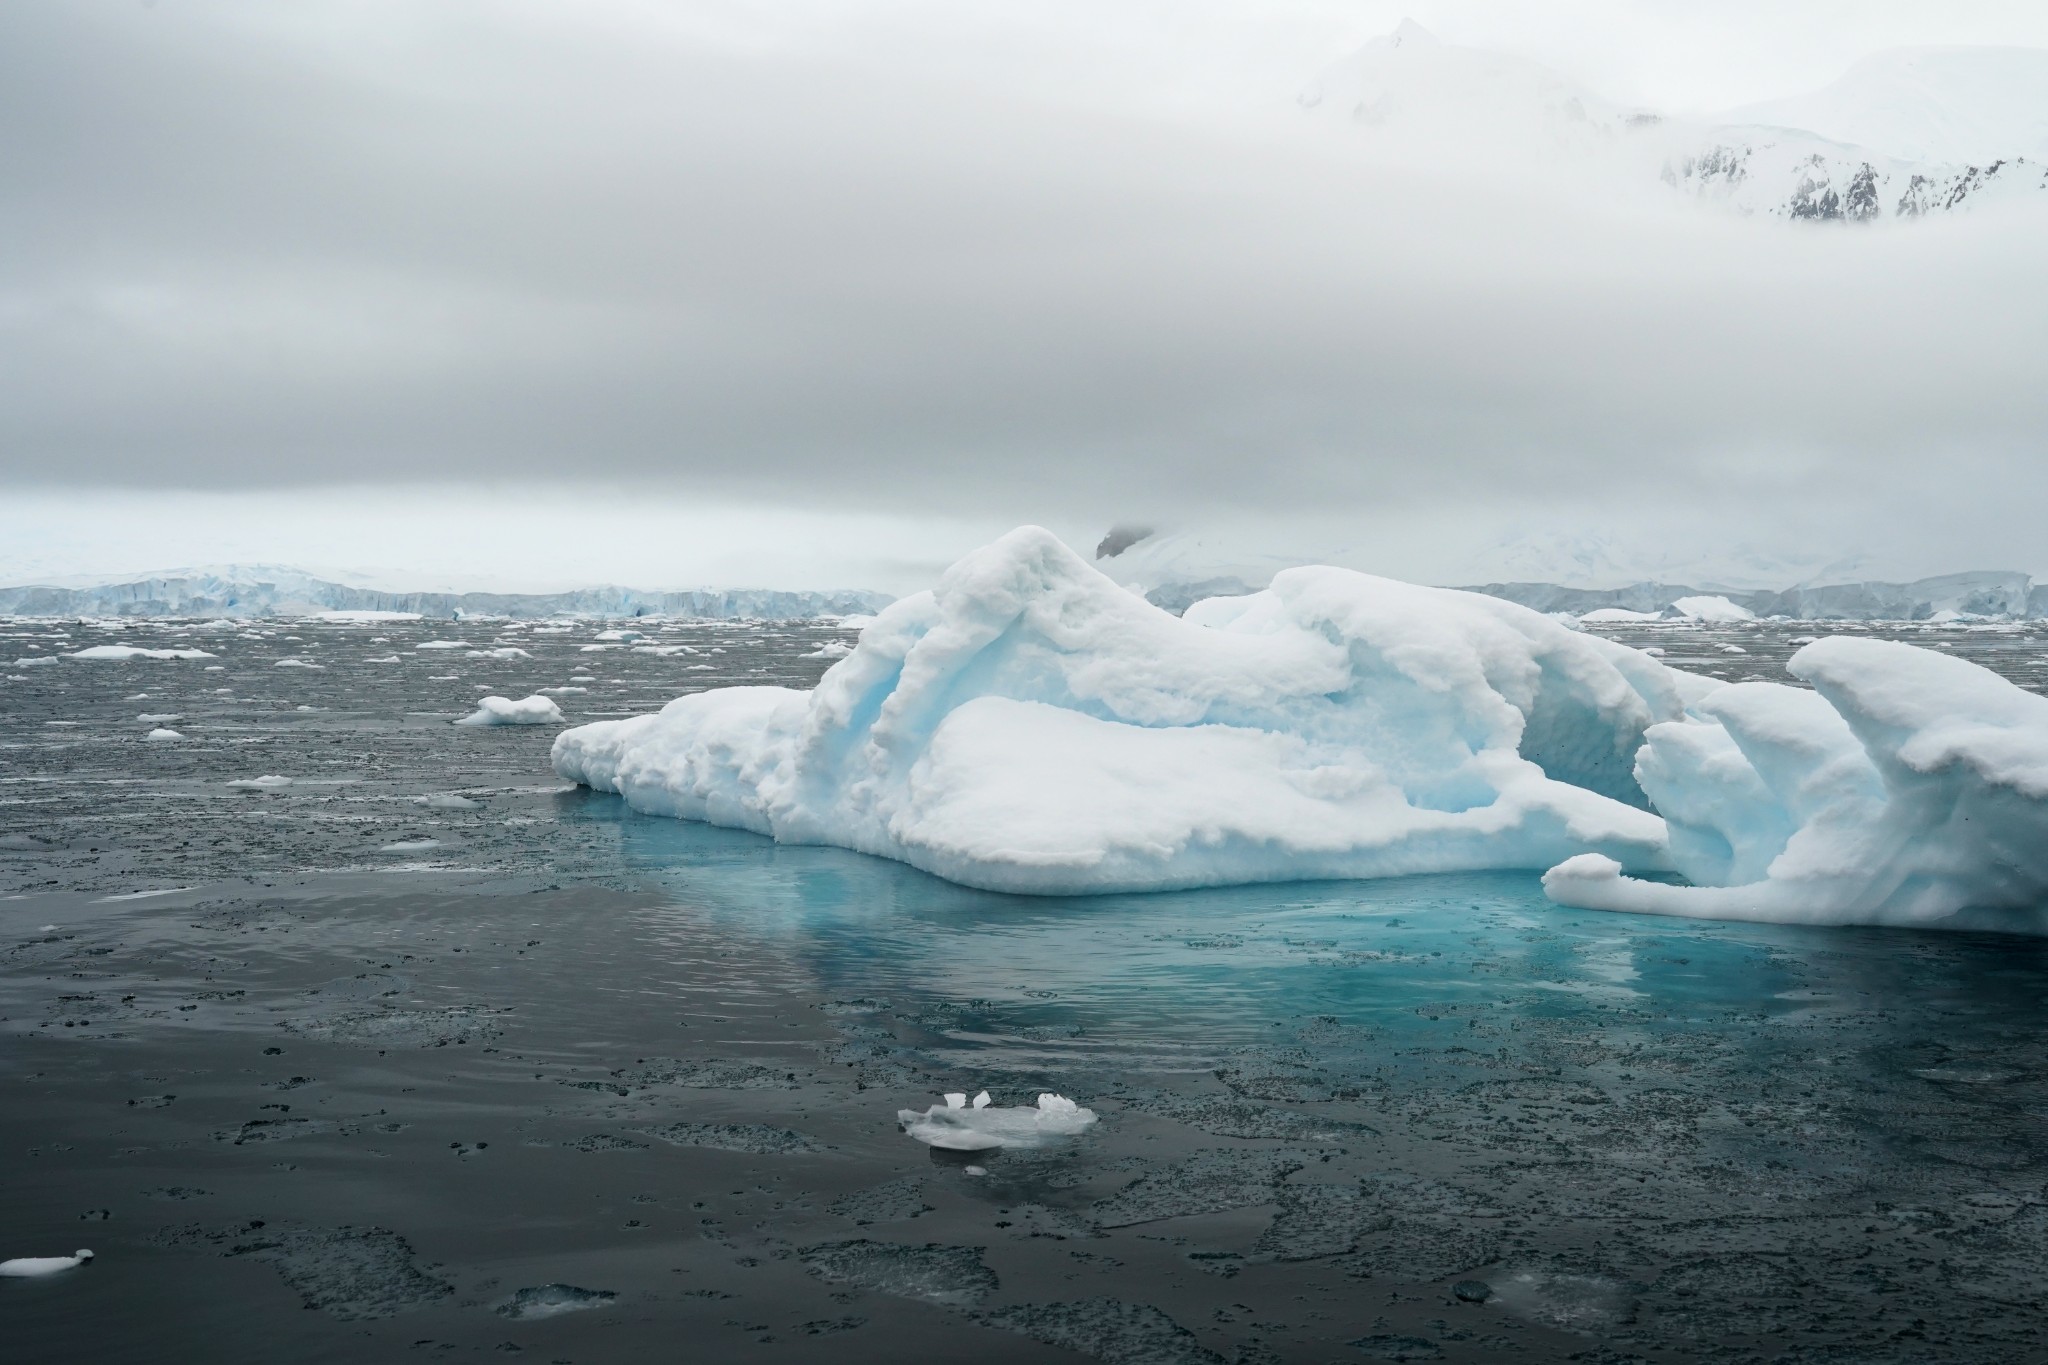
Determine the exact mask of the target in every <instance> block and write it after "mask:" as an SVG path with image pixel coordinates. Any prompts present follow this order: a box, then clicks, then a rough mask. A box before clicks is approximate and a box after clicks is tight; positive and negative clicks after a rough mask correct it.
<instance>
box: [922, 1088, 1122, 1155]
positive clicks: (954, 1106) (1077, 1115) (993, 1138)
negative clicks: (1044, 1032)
mask: <svg viewBox="0 0 2048 1365" xmlns="http://www.w3.org/2000/svg"><path fill="white" fill-rule="evenodd" d="M896 1121H897V1122H898V1123H900V1124H902V1125H903V1131H904V1132H906V1133H908V1134H909V1135H910V1136H911V1137H914V1138H916V1139H917V1140H918V1141H919V1142H922V1143H923V1144H924V1145H925V1146H927V1147H943V1148H945V1149H947V1150H948V1151H954V1152H986V1151H988V1150H990V1149H991V1148H995V1147H1039V1146H1043V1145H1044V1144H1045V1143H1046V1142H1047V1141H1049V1140H1051V1139H1053V1138H1061V1137H1072V1136H1074V1135H1075V1134H1076V1133H1080V1132H1083V1131H1085V1130H1086V1129H1088V1128H1089V1127H1091V1126H1092V1125H1093V1124H1094V1123H1095V1111H1094V1110H1093V1109H1084V1108H1082V1107H1081V1106H1080V1105H1078V1104H1076V1103H1074V1102H1073V1101H1072V1100H1070V1099H1068V1098H1067V1097H1066V1096H1064V1095H1054V1094H1042V1095H1040V1096H1039V1097H1038V1103H1037V1104H1035V1105H1022V1104H1020V1105H1016V1106H1014V1107H1003V1106H1000V1105H992V1104H991V1103H990V1101H989V1095H988V1091H986V1090H984V1091H982V1092H981V1093H980V1094H979V1095H976V1096H975V1097H974V1102H973V1103H972V1104H970V1103H968V1100H967V1096H966V1095H965V1094H948V1095H946V1096H945V1103H944V1104H935V1105H933V1106H932V1107H931V1108H929V1109H926V1110H923V1111H919V1110H916V1109H899V1110H897V1111H896Z"/></svg>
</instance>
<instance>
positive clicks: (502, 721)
mask: <svg viewBox="0 0 2048 1365" xmlns="http://www.w3.org/2000/svg"><path fill="white" fill-rule="evenodd" d="M476 708H477V709H476V710H475V711H473V712H471V713H470V714H469V715H466V716H464V717H463V718H462V719H461V720H458V721H456V722H455V723H456V724H457V725H560V724H561V723H562V708H561V707H559V706H557V705H555V701H554V698H552V697H526V698H523V699H521V700H519V701H513V700H512V699H511V698H510V697H478V698H477V703H476Z"/></svg>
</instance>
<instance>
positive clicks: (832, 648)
mask: <svg viewBox="0 0 2048 1365" xmlns="http://www.w3.org/2000/svg"><path fill="white" fill-rule="evenodd" d="M851 653H853V646H852V645H851V644H850V643H848V642H847V641H845V640H827V641H826V642H825V643H824V644H822V645H819V646H818V647H817V648H816V649H814V650H812V651H811V652H810V653H808V654H806V655H804V657H805V658H806V659H843V658H845V657H846V656H847V655H849V654H851Z"/></svg>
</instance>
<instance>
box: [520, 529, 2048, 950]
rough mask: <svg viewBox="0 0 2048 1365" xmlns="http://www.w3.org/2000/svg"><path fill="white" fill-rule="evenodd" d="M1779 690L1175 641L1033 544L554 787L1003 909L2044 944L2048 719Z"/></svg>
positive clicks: (2038, 713)
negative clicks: (1345, 915) (1200, 909)
mask: <svg viewBox="0 0 2048 1365" xmlns="http://www.w3.org/2000/svg"><path fill="white" fill-rule="evenodd" d="M1788 667H1789V668H1790V670H1791V672H1792V673H1793V675H1794V676H1795V677H1797V678H1799V679H1801V680H1803V681H1804V682H1806V683H1807V684H1809V685H1810V690H1809V688H1807V687H1798V686H1793V685H1790V684H1781V683H1770V682H1744V683H1732V684H1724V683H1721V682H1718V681H1715V680H1713V679H1709V678H1702V677H1698V676H1696V675H1693V674H1689V673H1685V672H1681V671H1679V670H1677V669H1672V668H1668V667H1666V666H1665V665H1664V664H1662V663H1661V662H1659V661H1658V660H1657V659H1655V658H1652V657H1651V656H1649V655H1648V654H1645V653H1643V652H1642V651H1639V650H1632V649H1628V648H1626V647H1624V646H1621V645H1618V644H1615V643H1613V642H1611V641H1607V640H1603V639H1600V638H1599V637H1597V636H1593V635H1587V634H1582V633H1578V632H1574V631H1572V630H1569V629H1566V628H1565V627H1564V626H1562V625H1560V624H1558V623H1557V622H1555V621H1553V620H1551V619H1549V618H1548V617H1545V616H1543V615H1541V614H1539V613H1537V612H1535V611H1532V610H1530V609H1528V608H1525V607H1520V606H1516V605H1514V604H1512V603H1509V602H1505V601H1501V600H1498V599H1495V598H1491V597H1485V596H1481V595H1478V594H1474V593H1465V592H1459V591H1456V590H1453V589H1444V588H1421V587H1415V586H1412V585H1409V584H1405V583H1397V582H1393V581H1390V580H1387V579H1382V578H1374V577H1371V576H1370V575H1366V574H1361V573H1354V572H1351V571H1349V570H1345V569H1335V568H1296V569H1289V570H1285V571H1283V572H1281V573H1279V574H1276V575H1275V576H1274V578H1273V581H1272V585H1271V587H1269V588H1268V589H1266V590H1265V591H1263V592H1258V593H1251V594H1247V595H1244V596H1236V597H1225V598H1211V599H1208V600H1206V601H1202V602H1198V603H1196V604H1194V605H1193V606H1191V607H1190V608H1189V609H1188V611H1187V613H1186V615H1185V616H1184V617H1179V618H1176V617H1174V616H1172V615H1170V614H1169V613H1167V612H1164V611H1161V610H1159V609H1157V608H1155V607H1153V606H1152V605H1150V604H1149V603H1147V602H1146V601H1144V600H1143V599H1142V598H1140V597H1138V596H1137V595H1136V594H1134V593H1131V592H1129V591H1128V590H1125V589H1122V588H1119V587H1118V586H1117V585H1116V584H1115V583H1113V582H1111V581H1110V580H1109V579H1108V578H1106V577H1104V576H1103V575H1102V574H1100V573H1098V572H1097V571H1096V570H1095V569H1093V568H1091V567H1090V566H1089V565H1088V564H1086V563H1085V562H1083V561H1082V560H1081V559H1080V558H1079V557H1078V556H1076V555H1075V554H1074V553H1073V552H1072V551H1070V550H1068V549H1067V548H1066V547H1065V546H1064V545H1061V544H1060V543H1059V542H1058V541H1057V540H1056V539H1054V538H1053V537H1052V536H1051V535H1050V534H1049V533H1047V532H1044V531H1040V530H1037V529H1036V528H1030V527H1026V528H1023V529H1021V530H1018V531H1014V532H1012V533H1011V534H1009V535H1008V536H1005V537H1003V538H1002V539H1001V540H999V541H997V542H996V543H995V544H993V545H990V546H988V547H987V548H985V549H983V550H980V551H977V552H976V553H975V554H972V555H970V556H968V557H967V558H966V559H964V560H962V561H961V562H960V563H959V564H956V565H955V566H954V567H953V568H952V569H951V570H949V571H948V572H947V573H946V575H945V576H944V578H943V579H942V580H941V582H940V583H939V586H938V587H937V588H936V589H935V590H934V591H932V592H929V593H924V594H920V595H918V596H916V597H911V598H906V599H904V600H903V601H901V602H899V603H897V604H896V605H894V606H892V607H890V608H889V609H888V610H886V611H884V612H883V613H882V614H881V616H880V617H879V618H877V619H876V621H875V622H874V623H873V624H872V625H870V626H868V627H867V628H866V630H864V631H863V632H862V634H861V637H860V643H859V644H858V645H857V646H856V647H855V648H854V650H853V652H852V653H851V654H850V655H849V656H847V657H846V658H844V659H842V660H840V661H839V662H838V663H836V664H834V665H833V666H832V667H831V668H830V669H829V670H828V671H827V672H826V674H825V676H824V678H823V679H822V680H821V681H820V683H819V684H818V687H817V689H816V690H815V691H812V692H796V691H790V690H788V689H784V688H773V687H736V688H726V689H721V690H717V691H711V692H704V693H699V694H697V695H694V696H688V697H683V698H680V699H679V700H677V701H674V702H671V703H670V704H669V705H668V706H667V707H665V708H663V710H662V711H661V712H660V713H659V714H657V715H651V716H639V717H634V718H632V719H628V720H620V721H604V722H599V723H597V724H594V725H585V726H580V727H577V728H575V729H571V730H567V731H565V732H563V733H562V734H561V735H559V736H558V737H557V738H556V741H555V746H554V761H555V767H556V770H557V771H558V772H560V773H561V775H562V776H564V777H565V778H568V779H570V780H572V781H576V782H581V783H584V784H585V785H588V786H591V787H595V788H598V789H601V790H606V791H615V792H619V793H621V794H622V795H624V796H625V798H626V799H627V800H628V801H629V802H630V803H631V804H632V805H634V806H635V807H637V808H639V809H641V810H645V811H649V812H653V813H657V814H666V815H672V816H679V817H682V818H686V819H694V820H706V821H710V822H712V823H715V824H721V825H731V826H736V827H739V828H743V829H751V830H755V831H758V832H760V833H763V834H770V835H773V836H774V837H776V838H778V839H781V840H784V841H788V842H800V843H829V844H838V845H841V846H844V847H847V848H852V849H858V850H860V851H862V852H866V853H874V854H880V855H883V856H886V857H892V858H899V859H902V860H903V861H905V862H908V863H911V864H914V865H916V866H918V867H922V868H924V869H926V870H928V871H931V872H935V873H937V874H939V875H941V876H944V877H947V878H950V879H952V880H954V881H957V882H962V883H965V884H967V885H971V886H978V887H984V888H988V889H992V890H1000V891H1013V892H1035V893H1047V894H1062V893H1080V892H1100V891H1119V890H1149V889H1164V888H1169V887H1190V886H1205V885H1223V884H1230V883H1241V882H1256V881H1287V880H1300V879H1309V878H1321V877H1376V876H1391V875H1398V874H1405V873H1420V872H1445V871H1461V870H1476V869H1513V868H1530V869H1534V868H1543V867H1548V868H1549V869H1550V870H1549V872H1548V873H1546V874H1545V877H1544V887H1545V890H1546V892H1547V893H1548V894H1549V896H1550V897H1551V899H1552V900H1554V901H1557V902H1560V903H1562V904H1566V905H1571V906H1576V907H1580V908H1587V909H1607V910H1631V911H1644V912H1653V913H1664V914H1674V915H1692V916H1699V917H1706V918H1728V919H1767V920H1781V921H1790V922H1805V923H1867V924H1901V925H1944V926H1950V927H1961V926H1970V927H1976V926H1989V927H1997V928H2008V929H2023V930H2029V931H2038V932H2048V697H2041V696H2036V695H2034V694H2033V693H2030V692H2027V691H2025V690H2023V689H2021V688H2019V687H2017V686H2015V685H2013V684H2012V683H2010V682H2007V681H2006V680H2005V679H2003V678H2001V677H1999V676H1998V675H1997V674H1995V673H1992V672H1990V671H1989V670H1987V669H1984V668H1980V667H1978V666H1977V665H1975V664H1971V663H1968V662H1965V661H1963V660H1960V659H1956V658H1954V657H1952V656H1950V655H1947V654H1944V653H1942V652H1940V651H1938V650H1928V649H1921V648H1918V647H1915V646H1911V645H1905V644H1897V643H1892V642H1887V641H1880V640H1867V639H1843V638H1836V639H1824V640H1819V641H1815V642H1813V643H1809V644H1807V645H1806V646H1805V647H1804V648H1802V649H1801V650H1800V651H1799V652H1798V653H1797V654H1795V655H1794V656H1793V657H1792V659H1791V661H1790V663H1789V665H1788ZM1673 872H1675V873H1677V874H1679V875H1680V876H1681V877H1682V878H1683V879H1684V881H1685V882H1686V883H1688V884H1683V885H1681V884H1676V883H1674V882H1671V881H1663V880H1648V879H1646V878H1645V875H1644V874H1652V873H1673Z"/></svg>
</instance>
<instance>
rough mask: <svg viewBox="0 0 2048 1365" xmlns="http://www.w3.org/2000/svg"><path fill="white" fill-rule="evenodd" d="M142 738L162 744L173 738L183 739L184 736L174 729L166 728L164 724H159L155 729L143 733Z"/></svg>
mask: <svg viewBox="0 0 2048 1365" xmlns="http://www.w3.org/2000/svg"><path fill="white" fill-rule="evenodd" d="M143 738H144V739H146V740H150V741H152V742H154V743H157V744H163V743H167V742H169V741H171V740H174V739H183V738H184V736H183V735H181V734H179V733H178V732H177V731H176V730H171V729H166V728H165V727H164V726H161V725H159V726H158V727H157V728H156V729H154V730H151V731H150V732H149V733H148V734H146V735H144V736H143Z"/></svg>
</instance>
